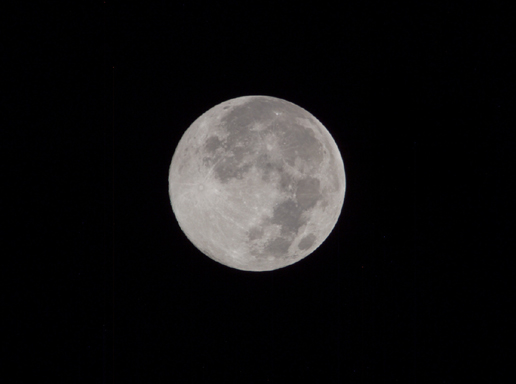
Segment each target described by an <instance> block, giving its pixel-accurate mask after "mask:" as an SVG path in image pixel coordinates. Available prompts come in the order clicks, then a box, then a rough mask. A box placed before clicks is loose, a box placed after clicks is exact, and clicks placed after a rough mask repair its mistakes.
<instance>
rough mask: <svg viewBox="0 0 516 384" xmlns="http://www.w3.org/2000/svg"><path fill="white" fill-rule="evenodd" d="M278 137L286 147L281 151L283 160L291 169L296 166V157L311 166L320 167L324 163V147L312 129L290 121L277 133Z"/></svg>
mask: <svg viewBox="0 0 516 384" xmlns="http://www.w3.org/2000/svg"><path fill="white" fill-rule="evenodd" d="M294 116H295V115H294ZM276 135H278V137H279V139H280V142H281V143H282V145H283V146H284V148H282V149H281V151H282V154H283V158H284V159H285V161H286V162H287V163H288V164H289V165H290V166H291V167H294V166H295V162H296V157H299V158H301V159H302V160H304V161H305V162H306V164H308V165H310V166H318V165H319V164H321V162H322V161H323V158H324V153H323V151H322V145H321V143H320V142H319V140H318V139H317V138H316V137H315V134H314V132H313V131H312V130H311V129H310V128H305V127H303V126H302V125H299V124H296V123H293V122H291V121H289V122H285V124H284V125H283V126H282V127H281V129H278V130H277V131H276Z"/></svg>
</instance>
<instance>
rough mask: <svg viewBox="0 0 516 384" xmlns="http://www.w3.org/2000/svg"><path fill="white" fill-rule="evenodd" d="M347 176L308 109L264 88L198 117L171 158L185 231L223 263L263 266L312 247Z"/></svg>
mask: <svg viewBox="0 0 516 384" xmlns="http://www.w3.org/2000/svg"><path fill="white" fill-rule="evenodd" d="M345 189H346V178H345V173H344V163H343V161H342V157H341V155H340V152H339V149H338V147H337V145H336V143H335V141H334V140H333V138H332V136H331V135H330V133H329V132H328V131H327V130H326V128H325V127H324V126H323V125H322V124H321V123H320V122H319V121H318V120H317V119H316V118H315V117H314V116H312V115H311V114H310V113H309V112H307V111H306V110H304V109H303V108H301V107H298V106H297V105H295V104H292V103H290V102H288V101H285V100H282V99H278V98H274V97H269V96H245V97H239V98H236V99H231V100H228V101H225V102H223V103H221V104H219V105H217V106H215V107H213V108H212V109H210V110H209V111H207V112H206V113H204V114H203V115H202V116H201V117H199V118H198V119H197V120H196V121H195V122H194V123H193V124H192V125H191V126H190V128H188V130H187V131H186V132H185V133H184V135H183V137H182V138H181V140H180V142H179V144H178V146H177V148H176V150H175V152H174V156H173V158H172V163H171V166H170V173H169V194H170V201H171V204H172V210H173V211H174V214H175V216H176V219H177V221H178V223H179V226H180V227H181V229H182V231H183V232H184V233H185V235H186V236H187V237H188V239H189V240H190V241H191V242H192V243H193V244H194V245H195V246H196V247H197V248H198V249H199V250H200V251H201V252H203V253H204V254H205V255H207V256H208V257H210V258H212V259H213V260H216V261H217V262H219V263H222V264H224V265H226V266H229V267H232V268H237V269H241V270H247V271H269V270H274V269H278V268H282V267H285V266H287V265H291V264H293V263H295V262H297V261H299V260H301V259H303V258H304V257H306V256H308V255H309V254H311V253H312V252H313V251H314V250H315V249H316V248H318V247H319V246H320V245H321V244H322V242H323V241H324V240H325V239H326V238H327V237H328V235H329V234H330V233H331V231H332V230H333V228H334V226H335V224H336V222H337V219H338V218H339V215H340V212H341V210H342V205H343V202H344V193H345Z"/></svg>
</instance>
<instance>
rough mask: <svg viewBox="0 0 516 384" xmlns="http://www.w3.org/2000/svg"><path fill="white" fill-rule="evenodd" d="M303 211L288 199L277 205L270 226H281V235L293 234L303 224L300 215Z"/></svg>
mask: <svg viewBox="0 0 516 384" xmlns="http://www.w3.org/2000/svg"><path fill="white" fill-rule="evenodd" d="M303 212H304V209H303V208H302V207H301V206H300V205H298V204H296V202H295V201H294V200H291V199H288V200H286V201H283V202H282V203H280V204H278V205H277V206H276V207H275V208H274V211H273V216H272V218H271V224H277V225H280V226H281V234H282V235H287V234H295V233H297V231H298V230H299V228H300V227H301V226H302V225H303V224H305V222H304V220H303V218H302V214H303Z"/></svg>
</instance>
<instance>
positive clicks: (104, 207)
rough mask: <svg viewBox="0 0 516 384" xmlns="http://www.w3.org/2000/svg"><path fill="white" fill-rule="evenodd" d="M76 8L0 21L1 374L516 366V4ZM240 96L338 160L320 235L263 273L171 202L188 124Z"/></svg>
mask: <svg viewBox="0 0 516 384" xmlns="http://www.w3.org/2000/svg"><path fill="white" fill-rule="evenodd" d="M86 3H87V4H86ZM86 3H84V4H83V5H82V6H81V5H79V4H75V3H74V4H73V5H71V4H67V5H66V6H62V5H48V4H43V3H37V4H36V5H34V4H32V5H30V6H29V5H23V4H22V5H19V6H18V8H19V9H17V10H13V11H11V12H4V13H3V16H2V17H3V18H6V20H7V22H6V23H3V30H4V31H5V32H4V33H2V37H0V39H1V40H0V42H1V46H2V47H3V48H2V49H3V51H4V52H3V61H4V64H7V65H6V67H4V71H3V76H2V77H3V79H2V84H3V86H2V87H3V91H4V92H2V95H1V103H2V106H3V107H4V108H5V113H4V114H3V115H4V116H3V118H2V119H3V120H4V123H2V129H1V131H2V132H1V135H2V136H5V137H4V138H2V140H1V142H0V145H1V148H0V149H1V151H2V153H3V154H4V155H7V160H5V161H4V162H2V163H3V164H2V167H3V168H2V174H3V175H4V182H3V188H2V190H3V191H4V192H5V197H4V198H3V199H2V203H3V204H2V212H3V213H2V217H3V219H4V221H5V223H4V226H3V227H4V228H5V229H4V230H3V231H2V232H3V233H4V236H2V237H3V239H4V240H3V242H4V243H5V246H6V248H5V249H6V251H4V252H2V253H3V255H4V258H5V267H4V268H2V272H3V273H4V274H5V278H3V281H4V283H5V284H6V288H5V289H3V291H2V293H1V296H0V298H1V303H2V307H3V308H2V309H3V310H2V312H3V317H4V318H7V320H8V326H7V327H4V341H3V342H2V354H3V355H5V357H4V358H2V366H5V367H6V368H7V370H9V369H12V370H13V371H12V372H14V373H13V375H14V376H12V377H13V378H14V379H10V380H9V381H8V382H9V383H35V382H48V383H60V382H63V383H115V382H116V383H219V382H220V383H230V382H236V383H299V382H310V383H370V382H382V383H391V382H393V383H394V382H405V383H415V382H432V383H457V382H464V380H465V377H467V376H470V375H472V374H473V375H474V376H475V377H476V378H477V379H478V378H485V379H488V380H489V381H490V382H500V381H501V380H502V378H505V377H506V375H507V374H510V373H511V371H509V368H510V365H511V364H513V363H514V361H515V360H514V358H515V355H514V342H515V338H516V334H515V332H514V322H515V319H514V317H510V316H509V315H508V313H509V310H510V309H512V308H513V307H514V305H515V304H516V303H515V297H514V292H515V289H514V279H515V277H516V276H515V273H514V269H513V267H514V261H513V257H511V256H510V254H511V253H510V252H509V251H508V248H509V245H510V243H511V242H513V240H512V235H511V236H510V235H509V228H510V226H509V223H510V222H511V221H512V222H513V221H514V216H513V215H512V214H510V210H511V208H512V207H513V195H514V193H513V192H512V191H511V190H510V189H509V188H508V185H509V184H510V181H511V179H512V178H513V177H514V171H513V167H512V166H510V163H509V154H510V153H511V152H513V148H514V141H515V140H514V126H515V125H514V122H515V119H514V111H515V107H516V76H515V75H516V73H515V72H516V48H515V47H516V45H515V43H516V40H515V39H514V35H513V34H512V25H511V24H512V19H513V16H514V12H515V8H514V6H512V8H510V7H501V6H498V5H496V2H491V3H489V4H487V3H486V5H484V6H483V7H481V6H476V5H474V4H473V3H468V4H467V6H463V5H460V4H456V5H453V4H450V3H445V4H444V5H438V4H436V3H431V2H425V1H418V2H415V3H414V4H413V5H412V6H407V5H406V4H404V3H403V4H402V3H401V2H397V1H394V2H383V3H382V4H383V5H380V6H378V5H373V4H372V3H369V2H353V3H351V2H344V3H339V2H332V3H333V4H334V5H329V3H330V2H328V4H326V5H325V4H322V3H323V2H314V3H313V4H312V5H301V2H299V3H298V4H297V5H296V6H294V7H290V6H286V5H283V4H279V3H280V2H272V1H260V2H258V1H240V2H234V3H232V4H230V3H225V2H221V1H211V2H204V3H203V2H192V1H184V2H175V1H169V2H141V4H139V5H134V3H133V4H132V5H128V4H126V3H124V2H111V1H106V2H103V1H99V2H86ZM387 3H388V4H387ZM303 4H304V3H303ZM246 95H267V96H274V97H279V98H282V99H285V100H288V101H290V102H293V103H295V104H296V105H299V106H301V107H302V108H304V109H306V110H308V111H309V112H310V113H312V114H313V115H314V116H315V117H317V119H318V120H319V121H321V123H322V124H323V125H324V126H325V127H326V128H327V129H328V130H329V131H330V132H331V134H332V135H333V138H334V139H335V141H336V143H337V145H338V146H339V149H340V151H341V154H342V157H343V160H344V166H345V170H346V179H347V190H346V196H345V199H344V206H343V209H342V213H341V216H340V219H339V221H338V223H337V225H336V226H335V228H334V230H333V232H332V233H331V234H330V236H329V237H328V239H327V240H326V241H325V242H324V243H323V244H322V245H321V246H320V247H319V249H317V250H316V251H315V252H314V253H313V254H312V255H310V256H308V257H307V258H305V259H303V260H302V261H300V262H298V263H296V264H294V265H292V266H289V267H287V268H283V269H280V270H277V271H273V272H263V273H255V272H244V271H239V270H236V269H231V268H228V267H225V266H223V265H221V264H218V263H216V262H215V261H213V260H211V259H209V258H208V257H206V256H204V255H203V254H202V253H201V252H199V251H198V250H197V249H196V248H195V247H194V246H193V245H192V244H191V243H190V242H189V240H188V239H187V238H186V237H185V235H184V234H183V233H182V231H181V230H180V228H179V226H178V224H177V221H176V220H175V217H174V215H173V212H172V209H171V205H170V201H169V196H168V169H169V166H170V162H171V159H172V155H173V153H174V149H175V147H176V145H177V143H178V142H179V140H180V138H181V136H182V134H183V133H184V131H185V130H186V129H187V128H188V127H189V126H190V124H192V123H193V122H194V121H195V120H196V119H197V118H198V117H199V116H200V115H201V114H202V113H204V112H205V111H207V110H208V109H210V108H211V107H213V106H215V105H217V104H219V103H221V102H223V101H225V100H228V99H231V98H235V97H239V96H246ZM510 192H512V193H510ZM511 233H512V231H511ZM509 348H510V349H509ZM3 370H4V369H3ZM33 374H34V375H37V377H38V378H39V379H38V380H36V381H34V380H30V379H29V377H30V376H31V375H33ZM9 377H11V374H9ZM0 381H3V380H2V379H1V377H0Z"/></svg>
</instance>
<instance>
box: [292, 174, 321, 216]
mask: <svg viewBox="0 0 516 384" xmlns="http://www.w3.org/2000/svg"><path fill="white" fill-rule="evenodd" d="M320 183H321V182H320V181H319V179H317V178H315V177H306V178H304V179H302V180H299V182H298V183H297V188H296V201H297V203H298V204H299V205H300V206H301V207H302V208H303V209H310V208H312V207H313V206H315V204H317V201H319V199H320V198H321V197H322V195H321V193H320V192H319V185H320Z"/></svg>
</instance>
